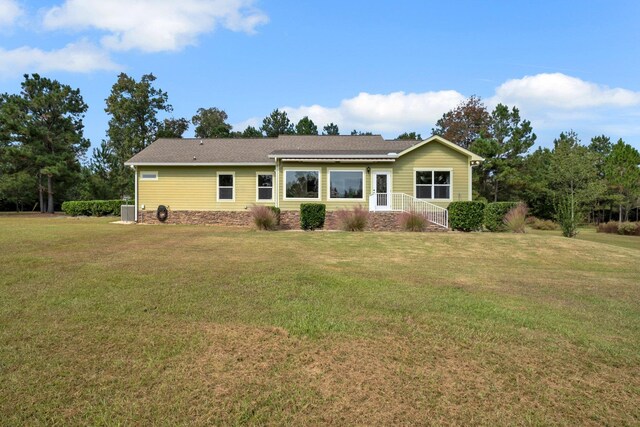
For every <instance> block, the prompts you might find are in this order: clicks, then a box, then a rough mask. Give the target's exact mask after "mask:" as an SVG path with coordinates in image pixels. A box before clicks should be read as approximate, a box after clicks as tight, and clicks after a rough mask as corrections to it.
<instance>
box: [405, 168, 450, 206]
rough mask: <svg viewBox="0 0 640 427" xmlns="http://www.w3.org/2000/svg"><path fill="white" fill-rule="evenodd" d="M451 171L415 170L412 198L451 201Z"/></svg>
mask: <svg viewBox="0 0 640 427" xmlns="http://www.w3.org/2000/svg"><path fill="white" fill-rule="evenodd" d="M452 175H453V171H452V170H451V169H416V170H415V171H414V178H413V179H414V188H415V190H414V196H415V197H416V198H417V199H433V200H451V182H452V181H453V179H452Z"/></svg>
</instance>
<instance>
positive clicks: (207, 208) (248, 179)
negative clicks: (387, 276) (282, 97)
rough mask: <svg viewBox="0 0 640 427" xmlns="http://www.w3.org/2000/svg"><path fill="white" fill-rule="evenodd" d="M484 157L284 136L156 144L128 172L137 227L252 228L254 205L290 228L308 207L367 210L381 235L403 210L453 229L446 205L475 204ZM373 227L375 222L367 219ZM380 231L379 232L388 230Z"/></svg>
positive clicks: (442, 143)
mask: <svg viewBox="0 0 640 427" xmlns="http://www.w3.org/2000/svg"><path fill="white" fill-rule="evenodd" d="M482 160H483V159H482V158H481V157H479V156H478V155H476V154H474V153H472V152H470V151H469V150H466V149H464V148H462V147H460V146H458V145H456V144H453V143H451V142H449V141H447V140H446V139H444V138H442V137H440V136H432V137H430V138H428V139H425V140H423V141H408V140H385V139H383V138H382V137H381V136H380V135H366V136H365V135H358V136H329V135H326V136H325V135H323V136H306V135H304V136H303V135H281V136H279V137H277V138H255V139H197V138H188V139H158V140H157V141H155V142H153V143H152V144H150V145H149V146H148V147H146V148H145V149H144V150H142V151H141V152H139V153H138V154H136V155H135V156H133V157H132V158H131V159H130V160H129V161H127V162H126V165H129V166H131V167H132V168H134V169H135V206H136V209H135V210H136V221H138V222H157V221H158V220H157V218H156V211H157V209H158V206H159V205H164V206H166V207H167V209H168V212H169V214H168V218H167V221H166V222H169V223H221V224H234V225H241V224H249V223H250V221H251V218H250V215H249V211H248V209H249V208H250V207H251V206H252V205H268V206H276V207H279V208H280V209H281V211H282V221H283V222H284V223H287V222H290V223H291V225H292V226H295V225H294V223H295V222H296V221H297V220H298V218H299V217H298V216H297V215H298V212H299V209H300V204H301V203H314V202H315V203H324V204H325V205H326V207H327V212H328V214H327V215H328V218H327V221H328V223H330V222H331V221H330V216H331V215H332V214H331V213H332V212H335V211H336V210H338V209H343V208H351V207H354V206H357V205H361V206H363V207H365V208H366V209H368V210H369V211H371V212H372V213H374V214H373V215H372V217H373V220H372V222H373V224H374V225H376V224H378V223H379V224H378V225H379V227H378V226H376V228H384V224H390V223H391V219H392V218H393V216H394V215H397V214H398V213H399V212H403V211H418V212H422V213H424V214H425V215H426V216H427V217H428V218H429V220H430V221H431V222H433V223H434V224H435V225H437V226H440V227H443V228H446V227H448V216H447V211H446V208H447V206H448V205H449V203H450V202H452V201H454V200H471V196H472V192H471V168H472V167H473V166H475V165H477V164H479V163H480V162H481V161H482ZM370 222H371V221H370ZM381 224H382V225H381Z"/></svg>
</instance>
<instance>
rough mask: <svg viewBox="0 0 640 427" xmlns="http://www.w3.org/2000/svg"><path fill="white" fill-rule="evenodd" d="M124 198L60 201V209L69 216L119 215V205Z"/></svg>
mask: <svg viewBox="0 0 640 427" xmlns="http://www.w3.org/2000/svg"><path fill="white" fill-rule="evenodd" d="M126 204H127V201H126V200H77V201H68V202H64V203H62V210H63V211H64V213H65V214H67V215H70V216H78V215H86V216H103V215H120V206H121V205H126Z"/></svg>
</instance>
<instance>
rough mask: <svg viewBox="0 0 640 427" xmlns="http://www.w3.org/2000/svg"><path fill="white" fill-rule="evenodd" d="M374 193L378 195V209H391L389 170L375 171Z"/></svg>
mask: <svg viewBox="0 0 640 427" xmlns="http://www.w3.org/2000/svg"><path fill="white" fill-rule="evenodd" d="M373 193H374V194H375V195H376V197H375V200H376V210H388V209H391V185H390V182H389V172H374V173H373Z"/></svg>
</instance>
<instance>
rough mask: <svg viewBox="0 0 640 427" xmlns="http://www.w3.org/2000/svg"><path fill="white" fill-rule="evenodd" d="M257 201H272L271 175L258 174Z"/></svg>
mask: <svg viewBox="0 0 640 427" xmlns="http://www.w3.org/2000/svg"><path fill="white" fill-rule="evenodd" d="M257 191H258V200H259V201H267V200H273V174H272V173H265V174H262V173H260V174H258V190H257Z"/></svg>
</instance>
